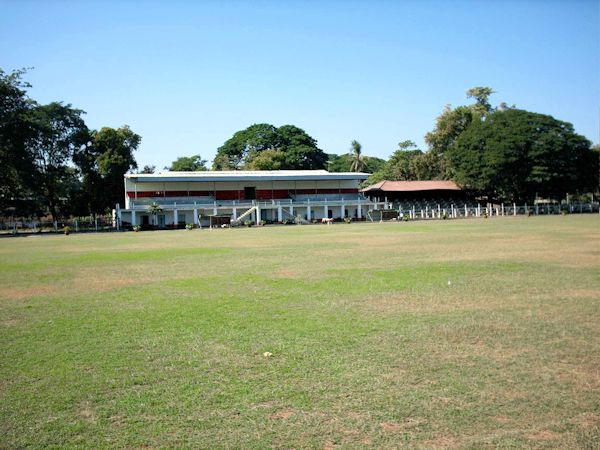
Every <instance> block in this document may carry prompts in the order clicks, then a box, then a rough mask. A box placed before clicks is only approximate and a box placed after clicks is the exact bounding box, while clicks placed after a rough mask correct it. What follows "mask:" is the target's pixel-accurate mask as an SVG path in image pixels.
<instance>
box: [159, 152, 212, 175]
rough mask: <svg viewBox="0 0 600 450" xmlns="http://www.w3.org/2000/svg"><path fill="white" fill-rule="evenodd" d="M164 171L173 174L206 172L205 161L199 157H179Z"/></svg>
mask: <svg viewBox="0 0 600 450" xmlns="http://www.w3.org/2000/svg"><path fill="white" fill-rule="evenodd" d="M166 169H167V170H171V171H173V172H202V171H205V170H208V169H207V168H206V160H205V159H202V157H201V156H200V155H194V156H180V157H179V158H177V159H176V160H175V161H173V162H172V163H171V166H170V167H168V168H166Z"/></svg>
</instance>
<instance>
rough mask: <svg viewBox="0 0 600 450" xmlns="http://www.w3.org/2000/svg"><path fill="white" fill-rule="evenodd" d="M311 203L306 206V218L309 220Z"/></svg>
mask: <svg viewBox="0 0 600 450" xmlns="http://www.w3.org/2000/svg"><path fill="white" fill-rule="evenodd" d="M310 219H311V217H310V203H308V205H307V206H306V220H308V221H309V222H310Z"/></svg>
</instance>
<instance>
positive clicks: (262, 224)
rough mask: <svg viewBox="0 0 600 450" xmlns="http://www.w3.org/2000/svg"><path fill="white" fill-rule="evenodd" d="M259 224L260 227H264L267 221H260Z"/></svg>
mask: <svg viewBox="0 0 600 450" xmlns="http://www.w3.org/2000/svg"><path fill="white" fill-rule="evenodd" d="M259 223H260V226H261V227H264V226H265V225H266V224H267V221H266V220H261V221H260V222H259Z"/></svg>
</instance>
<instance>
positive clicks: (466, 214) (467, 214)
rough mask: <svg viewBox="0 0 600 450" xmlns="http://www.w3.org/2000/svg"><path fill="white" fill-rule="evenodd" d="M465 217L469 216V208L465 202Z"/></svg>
mask: <svg viewBox="0 0 600 450" xmlns="http://www.w3.org/2000/svg"><path fill="white" fill-rule="evenodd" d="M465 217H469V210H468V209H467V204H466V203H465Z"/></svg>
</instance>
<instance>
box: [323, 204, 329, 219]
mask: <svg viewBox="0 0 600 450" xmlns="http://www.w3.org/2000/svg"><path fill="white" fill-rule="evenodd" d="M323 217H329V210H328V209H327V205H326V204H325V205H323Z"/></svg>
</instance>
